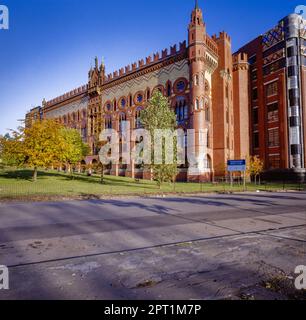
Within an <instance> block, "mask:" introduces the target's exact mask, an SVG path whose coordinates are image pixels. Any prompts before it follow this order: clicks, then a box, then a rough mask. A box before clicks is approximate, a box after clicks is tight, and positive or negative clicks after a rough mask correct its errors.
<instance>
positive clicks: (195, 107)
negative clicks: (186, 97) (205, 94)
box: [194, 99, 199, 110]
mask: <svg viewBox="0 0 306 320" xmlns="http://www.w3.org/2000/svg"><path fill="white" fill-rule="evenodd" d="M194 109H195V110H199V99H196V100H195V102H194Z"/></svg>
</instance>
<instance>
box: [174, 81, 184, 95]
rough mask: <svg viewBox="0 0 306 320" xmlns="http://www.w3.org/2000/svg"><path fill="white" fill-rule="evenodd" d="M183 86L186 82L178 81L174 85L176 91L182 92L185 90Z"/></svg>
mask: <svg viewBox="0 0 306 320" xmlns="http://www.w3.org/2000/svg"><path fill="white" fill-rule="evenodd" d="M185 88H186V84H185V81H183V80H182V81H179V82H178V83H177V85H176V90H177V91H178V92H183V91H185Z"/></svg>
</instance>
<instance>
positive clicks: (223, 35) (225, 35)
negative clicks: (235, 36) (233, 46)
mask: <svg viewBox="0 0 306 320" xmlns="http://www.w3.org/2000/svg"><path fill="white" fill-rule="evenodd" d="M212 39H213V40H214V41H218V40H227V41H229V42H231V41H232V39H231V37H230V35H229V34H228V33H227V32H225V31H221V32H219V35H218V36H217V35H216V34H214V35H213V36H212Z"/></svg>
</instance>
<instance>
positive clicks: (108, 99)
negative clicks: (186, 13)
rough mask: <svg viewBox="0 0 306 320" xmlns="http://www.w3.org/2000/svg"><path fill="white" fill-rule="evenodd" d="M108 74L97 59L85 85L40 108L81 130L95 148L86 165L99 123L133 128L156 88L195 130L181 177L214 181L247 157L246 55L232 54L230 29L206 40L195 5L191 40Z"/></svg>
mask: <svg viewBox="0 0 306 320" xmlns="http://www.w3.org/2000/svg"><path fill="white" fill-rule="evenodd" d="M105 69H106V68H105V65H104V63H103V62H102V63H101V64H99V61H98V59H97V58H96V60H95V66H94V68H92V69H91V70H90V71H89V74H88V78H89V80H88V83H87V84H86V85H85V86H83V87H81V88H78V89H75V90H73V91H71V92H69V93H66V94H64V95H63V96H61V97H58V98H55V99H53V100H51V101H48V102H46V101H44V102H43V106H42V109H41V110H42V114H43V117H44V118H55V119H58V120H59V121H60V122H61V123H63V124H65V125H67V126H69V127H72V128H76V129H78V130H80V133H81V135H82V137H83V139H84V141H87V142H88V144H89V145H90V147H91V155H90V156H88V157H87V159H86V162H87V163H90V162H92V161H95V160H97V156H96V154H97V150H96V149H97V148H96V145H95V139H94V136H95V129H96V128H97V126H96V124H97V123H101V120H102V125H101V128H102V127H105V128H113V129H116V130H118V131H120V124H121V121H122V120H126V121H129V122H130V125H131V128H132V129H133V128H137V127H138V126H139V120H138V118H139V113H140V111H141V110H142V109H143V108H145V107H146V105H147V102H148V100H149V99H150V97H151V96H152V93H153V92H154V90H160V91H161V92H162V93H163V94H164V95H165V96H167V97H168V98H169V102H170V104H171V106H172V108H173V110H174V111H175V112H176V114H177V125H178V127H179V128H182V129H184V130H187V129H194V130H195V133H196V139H195V140H196V141H195V154H196V157H197V165H196V167H192V168H188V167H184V166H182V167H181V168H180V173H179V175H178V180H189V181H208V180H211V179H212V178H213V177H214V176H215V175H223V174H224V170H223V172H222V170H221V169H220V168H221V167H223V168H224V166H225V163H226V161H227V160H228V159H235V158H236V159H240V158H245V157H246V156H248V154H249V142H248V139H244V137H245V135H246V132H248V130H249V127H248V125H249V122H248V118H249V115H248V110H249V101H248V98H249V96H248V94H247V93H246V90H247V86H248V85H247V83H248V82H247V80H248V63H247V57H246V55H237V56H234V57H233V54H232V51H231V39H230V37H229V36H228V35H227V34H226V33H225V32H222V33H220V35H219V36H213V37H209V35H208V34H207V32H206V25H205V22H204V19H203V13H202V10H201V9H200V8H199V7H198V5H196V7H195V8H194V10H193V11H192V14H191V20H190V24H189V27H188V43H187V42H186V41H183V42H181V43H180V44H179V46H176V45H174V46H172V47H171V48H170V50H168V49H165V50H162V52H156V53H155V54H153V56H148V57H146V58H145V59H142V60H139V61H138V62H135V63H133V64H131V65H129V66H126V67H124V68H121V69H120V70H118V71H115V72H113V73H111V74H108V75H107V74H106V71H105ZM235 89H236V90H235ZM30 114H31V113H30ZM30 114H29V115H28V117H30ZM99 117H101V119H99ZM201 130H207V145H206V146H204V147H205V148H204V149H205V150H206V152H205V153H203V152H202V147H203V146H201V145H200V131H201ZM109 173H110V174H114V175H122V176H129V177H137V178H150V175H149V174H148V173H147V172H142V171H141V170H139V169H138V168H137V166H135V165H134V164H133V163H132V164H131V165H128V166H125V165H113V166H112V168H110V170H109Z"/></svg>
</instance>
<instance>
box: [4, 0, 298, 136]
mask: <svg viewBox="0 0 306 320" xmlns="http://www.w3.org/2000/svg"><path fill="white" fill-rule="evenodd" d="M0 4H4V5H7V6H8V8H9V13H10V29H9V30H7V31H6V30H5V31H4V30H0V134H4V133H5V132H6V129H7V128H13V129H14V128H16V127H17V125H18V121H17V120H18V119H23V118H24V115H25V113H26V112H27V111H28V110H29V109H30V108H31V107H34V106H36V105H40V104H41V101H42V99H43V98H46V99H47V100H49V99H51V98H54V97H56V96H58V95H61V94H63V93H65V92H67V91H70V90H72V89H74V88H76V87H78V86H81V85H83V84H86V82H87V74H88V70H89V68H90V66H91V64H92V63H93V61H94V57H95V56H98V57H99V59H101V57H102V56H104V57H105V64H106V71H107V73H110V72H112V71H114V70H117V69H119V68H120V67H122V66H125V65H127V64H129V63H132V62H134V61H138V59H140V58H144V57H146V56H148V55H149V54H151V53H153V52H156V51H159V50H161V49H163V48H166V47H169V46H170V45H172V44H175V43H178V42H180V41H182V40H184V39H187V26H188V23H189V19H190V13H191V10H192V8H193V7H194V0H154V1H144V0H129V1H127V0H117V1H114V0H113V1H108V0H0ZM299 4H303V3H302V2H301V0H298V1H295V0H266V1H245V0H243V1H240V0H237V1H228V0H227V1H226V0H199V5H200V6H201V8H202V9H203V12H204V19H205V21H206V24H207V31H208V33H209V34H210V35H212V34H215V33H218V32H219V31H222V30H225V31H227V32H228V33H229V34H230V36H231V37H232V40H233V49H234V50H236V49H238V48H239V47H240V46H242V45H243V44H245V43H247V42H248V41H250V40H252V39H253V38H255V37H257V36H258V35H259V34H261V33H263V32H265V31H266V30H268V29H270V28H271V27H273V26H274V25H275V24H276V23H277V22H278V21H279V20H280V19H281V18H283V17H284V16H286V15H287V14H289V13H292V12H293V11H294V8H295V7H296V5H299Z"/></svg>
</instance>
